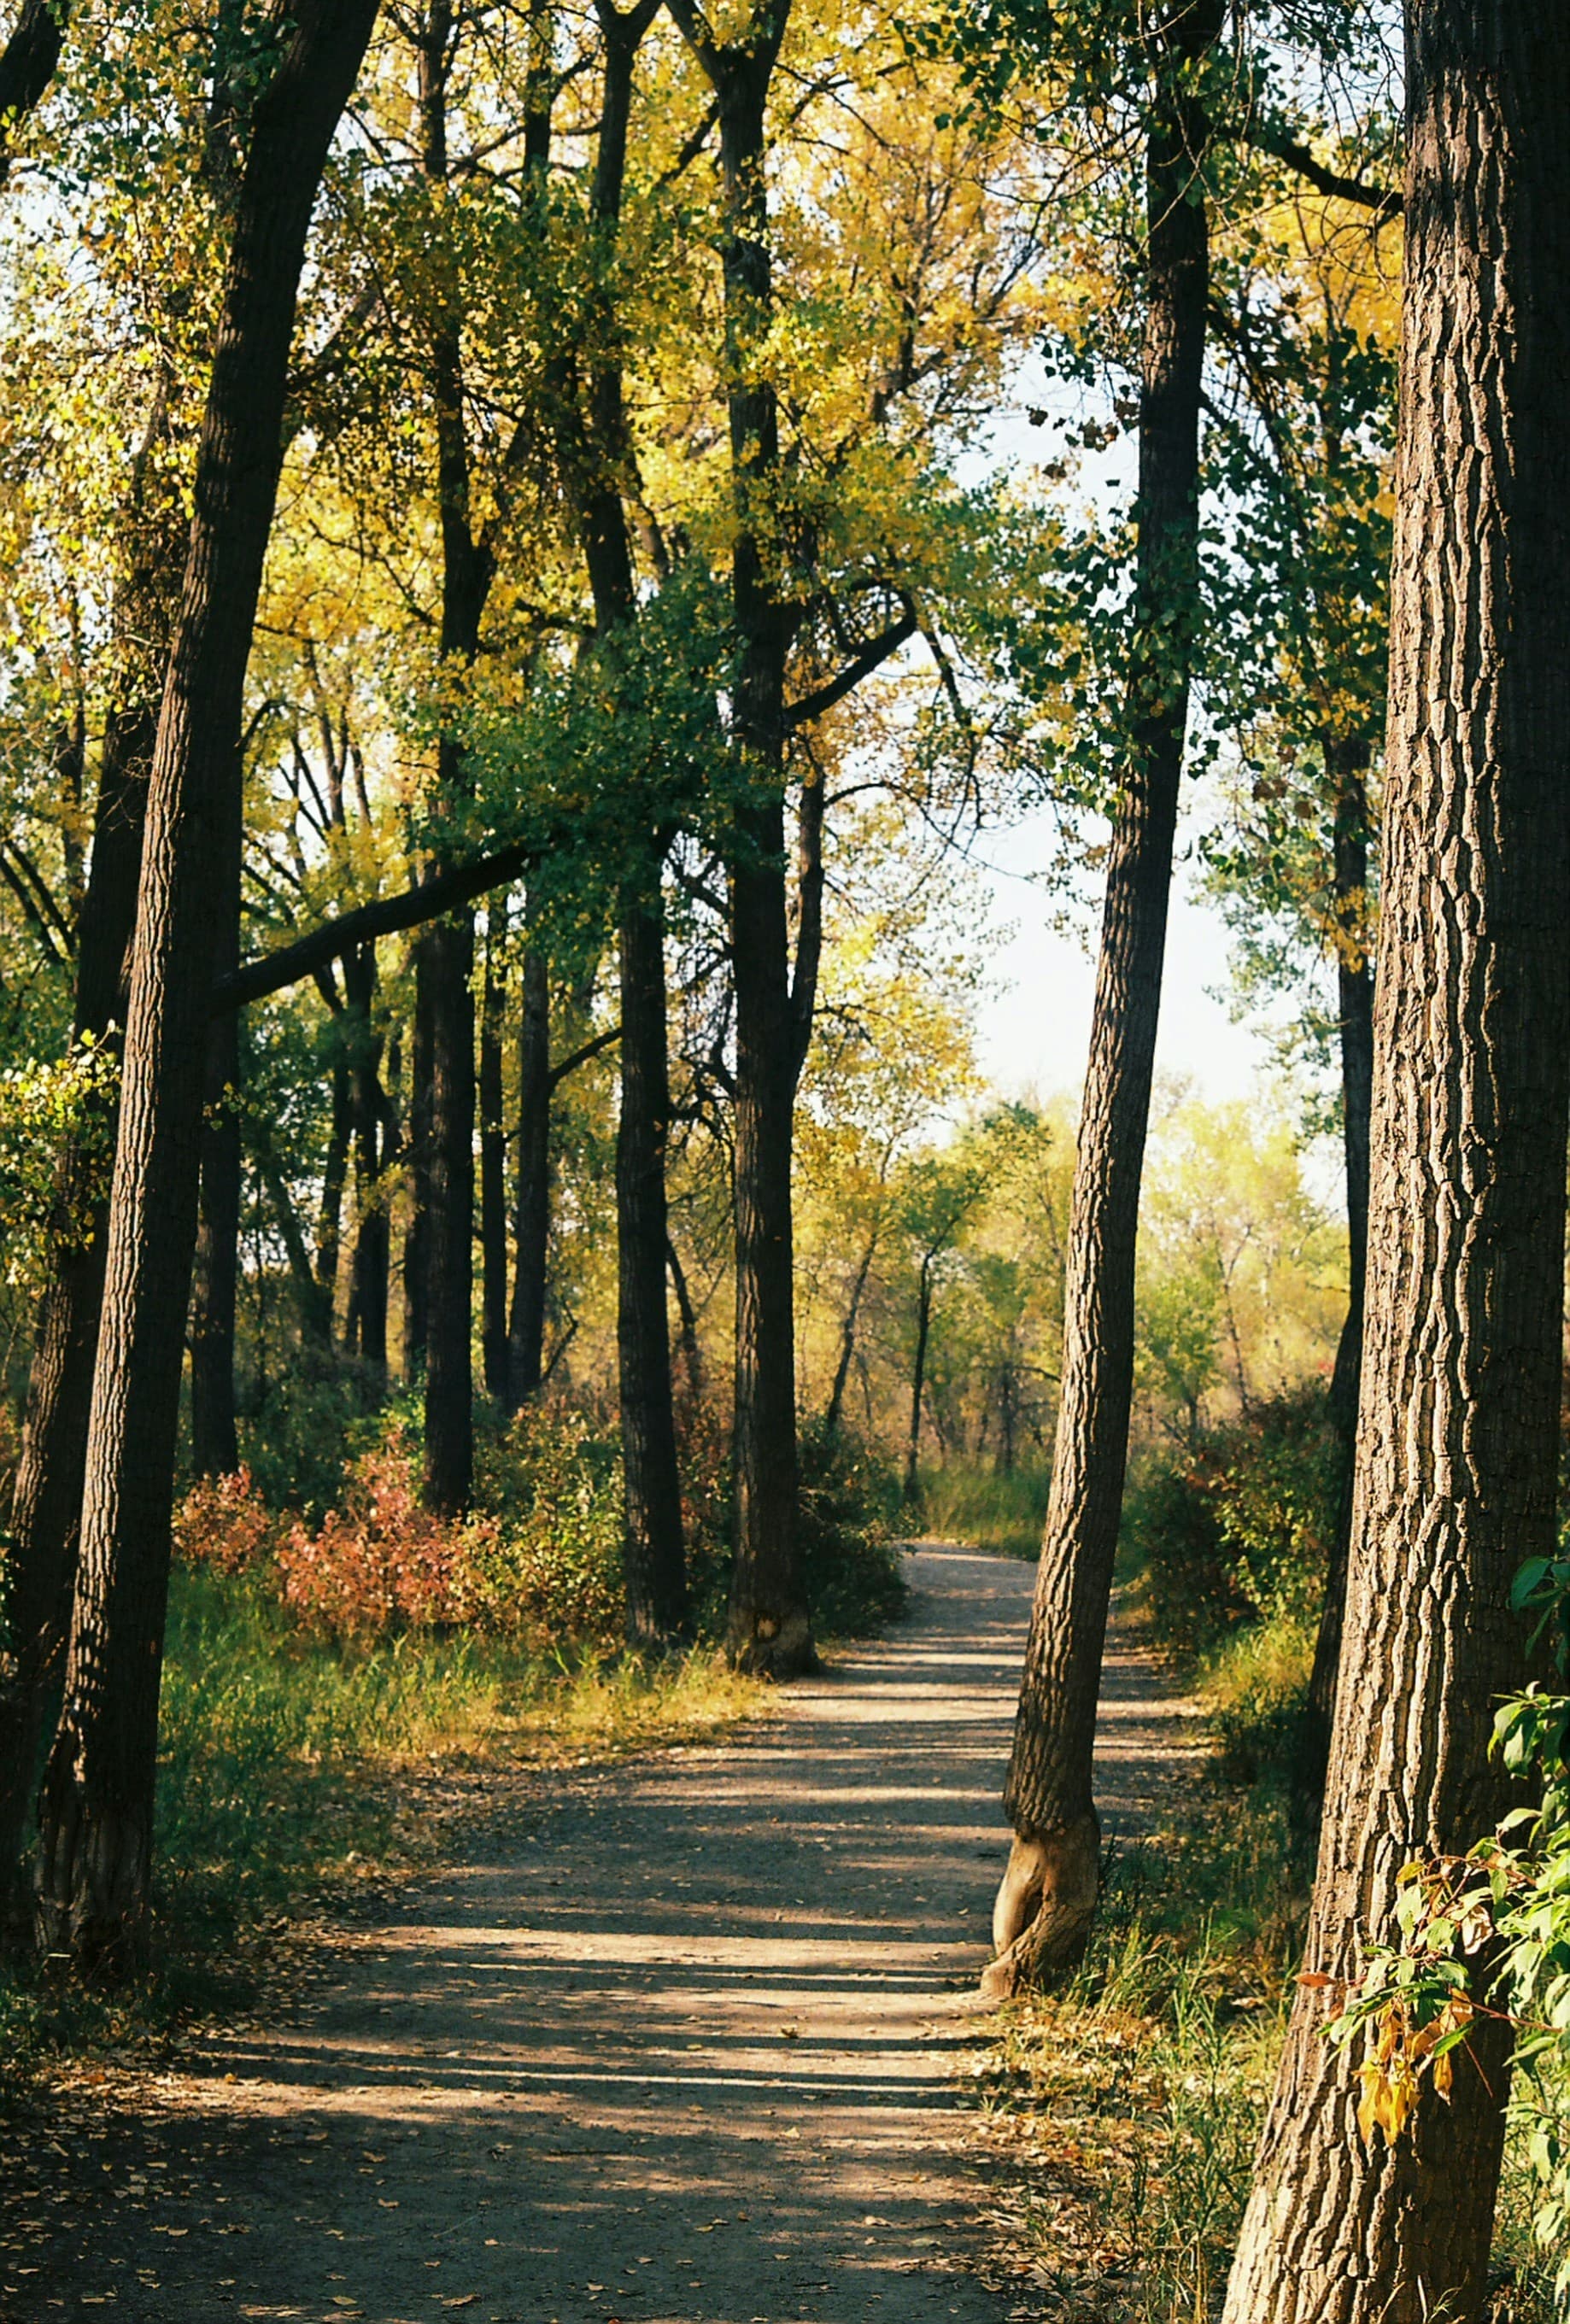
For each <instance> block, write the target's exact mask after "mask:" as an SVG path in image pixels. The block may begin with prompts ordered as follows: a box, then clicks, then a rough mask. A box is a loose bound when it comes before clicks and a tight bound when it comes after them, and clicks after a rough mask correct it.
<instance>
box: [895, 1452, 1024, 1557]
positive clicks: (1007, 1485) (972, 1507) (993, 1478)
mask: <svg viewBox="0 0 1570 2324" xmlns="http://www.w3.org/2000/svg"><path fill="white" fill-rule="evenodd" d="M1051 1483H1052V1477H1051V1471H1049V1470H1048V1469H1046V1468H1021V1469H1012V1470H1011V1471H1009V1472H1008V1474H1007V1475H1006V1476H1005V1475H1001V1474H1000V1473H999V1472H998V1471H996V1470H993V1469H964V1468H954V1469H926V1470H923V1471H922V1473H921V1480H920V1499H919V1521H920V1524H921V1527H922V1530H923V1531H924V1532H925V1533H926V1534H928V1535H929V1536H930V1537H931V1538H932V1539H933V1540H936V1541H957V1542H960V1543H963V1545H965V1548H966V1549H986V1550H992V1551H993V1552H994V1553H995V1554H998V1555H1000V1556H1002V1557H1021V1558H1025V1559H1034V1558H1036V1557H1037V1556H1039V1554H1040V1549H1041V1528H1042V1526H1044V1525H1045V1523H1046V1521H1047V1495H1048V1490H1049V1489H1050V1488H1051Z"/></svg>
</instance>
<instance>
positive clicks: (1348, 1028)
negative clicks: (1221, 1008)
mask: <svg viewBox="0 0 1570 2324" xmlns="http://www.w3.org/2000/svg"><path fill="white" fill-rule="evenodd" d="M1325 758H1326V761H1327V762H1328V764H1329V768H1330V771H1331V773H1332V774H1333V775H1334V777H1335V839H1334V848H1335V907H1336V930H1335V939H1336V993H1337V999H1338V1001H1339V1003H1340V1034H1341V1120H1342V1144H1343V1148H1344V1156H1345V1165H1346V1232H1347V1302H1346V1320H1345V1322H1344V1324H1343V1325H1342V1330H1341V1343H1340V1345H1339V1347H1338V1348H1337V1349H1336V1351H1335V1371H1334V1373H1333V1374H1332V1376H1331V1382H1330V1416H1331V1422H1332V1425H1334V1427H1335V1435H1336V1442H1337V1443H1338V1445H1339V1448H1340V1452H1341V1480H1340V1488H1339V1499H1338V1501H1337V1506H1336V1515H1335V1535H1334V1536H1333V1538H1332V1541H1331V1545H1330V1563H1329V1568H1328V1570H1327V1572H1326V1573H1325V1603H1324V1606H1323V1608H1322V1609H1321V1610H1320V1616H1319V1630H1318V1635H1317V1637H1316V1640H1315V1645H1314V1667H1313V1672H1312V1674H1311V1676H1310V1679H1309V1683H1308V1716H1307V1733H1306V1734H1305V1736H1304V1738H1303V1743H1302V1748H1301V1749H1300V1751H1299V1753H1298V1760H1297V1764H1296V1766H1295V1767H1294V1770H1293V1782H1294V1789H1295V1793H1296V1795H1297V1798H1298V1803H1299V1804H1300V1806H1301V1807H1302V1808H1303V1809H1304V1810H1306V1811H1307V1813H1308V1814H1311V1815H1313V1816H1314V1817H1315V1819H1317V1815H1318V1811H1319V1805H1320V1803H1321V1802H1322V1800H1323V1798H1324V1794H1325V1768H1326V1766H1327V1765H1328V1763H1329V1758H1330V1732H1331V1725H1332V1721H1333V1719H1334V1716H1335V1673H1336V1667H1337V1665H1338V1663H1339V1661H1340V1657H1341V1629H1342V1618H1343V1614H1344V1609H1345V1603H1346V1563H1347V1557H1348V1554H1349V1552H1350V1547H1351V1542H1352V1480H1353V1453H1354V1450H1355V1444H1356V1437H1357V1397H1358V1382H1359V1379H1360V1377H1361V1374H1362V1313H1363V1298H1364V1285H1365V1281H1366V1277H1367V1271H1368V1139H1369V1113H1370V1109H1371V1104H1372V1100H1373V970H1372V966H1371V962H1370V959H1369V954H1368V949H1367V946H1368V937H1369V927H1370V920H1369V907H1368V797H1367V792H1366V790H1365V788H1364V783H1363V776H1364V773H1365V771H1366V769H1367V766H1368V761H1369V751H1368V746H1367V744H1366V743H1363V742H1357V741H1353V740H1346V741H1343V742H1340V743H1335V744H1327V745H1326V747H1325Z"/></svg>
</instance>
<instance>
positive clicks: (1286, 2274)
mask: <svg viewBox="0 0 1570 2324" xmlns="http://www.w3.org/2000/svg"><path fill="white" fill-rule="evenodd" d="M1406 217H1407V236H1408V239H1407V247H1406V280H1405V290H1404V300H1403V322H1402V373H1401V420H1400V437H1399V451H1398V459H1397V517H1396V537H1395V549H1394V562H1393V567H1392V587H1391V630H1390V644H1391V654H1390V727H1389V738H1388V744H1387V750H1386V776H1385V781H1386V792H1385V819H1384V834H1383V848H1382V857H1381V861H1382V881H1381V927H1380V939H1379V957H1378V968H1377V975H1376V989H1375V1002H1374V1035H1375V1065H1374V1096H1373V1117H1372V1130H1371V1165H1370V1190H1369V1244H1368V1249H1369V1268H1368V1285H1367V1301H1366V1315H1365V1322H1364V1332H1363V1359H1362V1360H1363V1378H1362V1398H1361V1405H1360V1412H1359V1421H1358V1447H1357V1475H1356V1487H1355V1502H1354V1518H1353V1542H1352V1558H1351V1566H1350V1572H1349V1579H1348V1590H1347V1603H1346V1640H1345V1645H1344V1649H1343V1653H1342V1657H1341V1677H1340V1685H1339V1692H1338V1698H1337V1703H1336V1715H1335V1738H1334V1741H1333V1745H1332V1751H1331V1762H1330V1771H1329V1779H1328V1783H1327V1786H1326V1792H1325V1819H1324V1826H1323V1831H1322V1836H1321V1841H1320V1851H1319V1867H1318V1875H1317V1878H1316V1885H1315V1892H1314V1906H1313V1912H1312V1914H1311V1917H1310V1923H1309V1932H1308V1943H1307V1967H1308V1969H1309V1970H1310V1971H1312V1972H1318V1973H1320V1974H1322V1975H1323V1976H1325V1977H1327V1978H1344V1977H1348V1976H1355V1975H1356V1973H1357V1970H1358V1967H1359V1959H1360V1953H1359V1947H1360V1940H1361V1939H1362V1937H1363V1936H1365V1935H1366V1936H1368V1937H1371V1938H1372V1939H1375V1940H1378V1939H1382V1938H1385V1937H1388V1936H1390V1935H1393V1933H1394V1921H1393V1909H1392V1908H1393V1902H1394V1887H1395V1880H1396V1876H1397V1874H1398V1872H1399V1869H1400V1867H1402V1866H1403V1865H1404V1864H1406V1863H1408V1861H1409V1860H1410V1859H1411V1858H1414V1857H1418V1856H1422V1855H1424V1854H1426V1853H1427V1852H1428V1851H1430V1850H1438V1851H1444V1852H1451V1851H1456V1850H1460V1849H1464V1848H1466V1847H1468V1846H1469V1845H1471V1844H1472V1843H1473V1841H1474V1840H1478V1839H1480V1838H1482V1837H1483V1836H1484V1835H1486V1833H1487V1832H1488V1831H1489V1830H1490V1828H1491V1825H1492V1824H1493V1823H1494V1821H1496V1819H1497V1818H1498V1817H1499V1815H1500V1814H1501V1811H1502V1810H1503V1809H1504V1808H1505V1806H1506V1804H1507V1802H1508V1799H1509V1794H1508V1791H1507V1789H1506V1787H1505V1784H1504V1783H1503V1780H1502V1777H1501V1770H1500V1768H1499V1766H1498V1765H1497V1764H1496V1763H1491V1760H1490V1758H1489V1755H1488V1750H1487V1743H1488V1733H1489V1723H1490V1722H1489V1719H1488V1715H1487V1706H1488V1705H1489V1704H1490V1703H1491V1701H1493V1699H1494V1698H1495V1697H1496V1696H1497V1695H1499V1694H1500V1693H1501V1692H1505V1691H1507V1690H1508V1689H1510V1687H1511V1686H1512V1685H1515V1684H1517V1683H1519V1681H1520V1679H1521V1678H1522V1676H1523V1675H1524V1664H1525V1638H1524V1634H1523V1629H1522V1626H1521V1624H1520V1623H1519V1619H1517V1618H1514V1617H1512V1615H1511V1613H1510V1605H1509V1592H1510V1579H1511V1576H1512V1574H1513V1573H1514V1572H1515V1571H1516V1569H1517V1567H1518V1566H1519V1563H1521V1561H1522V1560H1523V1559H1524V1558H1528V1557H1530V1556H1533V1555H1535V1554H1550V1553H1551V1551H1552V1547H1553V1542H1554V1518H1555V1482H1556V1454H1557V1438H1558V1416H1559V1390H1560V1360H1561V1327H1562V1305H1563V1285H1564V1232H1565V1134H1566V1099H1567V1082H1570V817H1567V816H1566V814H1565V796H1566V786H1567V783H1570V594H1567V590H1566V581H1565V576H1566V572H1567V571H1570V309H1567V307H1566V303H1565V281H1566V280H1570V47H1567V46H1566V43H1565V39H1564V27H1563V25H1562V23H1559V21H1558V20H1557V18H1556V16H1555V15H1554V14H1553V13H1552V12H1547V11H1543V10H1539V9H1530V8H1521V7H1519V6H1517V5H1513V0H1414V5H1412V6H1411V7H1409V9H1408V179H1407V201H1406ZM1333 1993H1334V1987H1330V1988H1312V1989H1310V1988H1306V1987H1300V1988H1299V1990H1298V1999H1297V2004H1296V2006H1295V2008H1294V2010H1293V2015H1292V2022H1291V2026H1290V2029H1289V2032H1288V2042H1287V2047H1286V2052H1285V2054H1284V2056H1283V2059H1282V2061H1281V2067H1280V2070H1279V2078H1278V2080H1277V2084H1276V2090H1275V2096H1274V2098H1273V2101H1272V2103H1271V2107H1270V2114H1269V2117H1268V2119H1267V2122H1266V2126H1265V2131H1264V2136H1263V2140H1262V2143H1261V2150H1260V2158H1259V2171H1258V2177H1257V2180H1256V2183H1255V2188H1254V2192H1253V2196H1252V2199H1251V2202H1250V2205H1249V2209H1248V2212H1247V2216H1246V2218H1245V2219H1244V2222H1243V2228H1242V2239H1241V2242H1240V2245H1239V2248H1238V2255H1237V2260H1236V2264H1235V2265H1234V2268H1233V2277H1232V2283H1231V2288H1230V2291H1229V2293H1228V2299H1227V2306H1226V2315H1227V2317H1228V2319H1230V2324H1376V2319H1378V2324H1418V2319H1432V2318H1435V2317H1437V2316H1445V2317H1454V2318H1455V2319H1457V2324H1477V2319H1481V2318H1482V2316H1483V2314H1484V2313H1485V2311H1486V2309H1487V2300H1488V2295H1487V2281H1486V2277H1487V2260H1488V2248H1489V2239H1490V2231H1491V2221H1492V2214H1493V2206H1494V2196H1495V2190H1496V2185H1497V2181H1498V2173H1499V2163H1500V2153H1501V2139H1502V2133H1503V2111H1502V2109H1503V2105H1504V2099H1505V2096H1506V2089H1507V2083H1508V2068H1507V2061H1506V2058H1505V2055H1504V2041H1503V2038H1502V2037H1503V2033H1504V2030H1505V2029H1503V2028H1502V2027H1501V2025H1500V2024H1498V2023H1496V2022H1489V2023H1486V2024H1484V2025H1483V2026H1482V2029H1481V2031H1479V2032H1478V2033H1476V2034H1475V2035H1474V2040H1473V2047H1474V2051H1475V2053H1476V2060H1477V2067H1479V2068H1481V2071H1480V2070H1475V2069H1474V2067H1473V2064H1472V2063H1471V2062H1470V2061H1465V2060H1463V2061H1460V2062H1459V2063H1458V2066H1457V2070H1456V2074H1455V2091H1454V2096H1453V2098H1452V2100H1451V2102H1450V2103H1449V2104H1448V2105H1446V2104H1445V2103H1444V2102H1443V2100H1441V2099H1438V2098H1436V2096H1435V2094H1434V2092H1433V2091H1432V2089H1431V2088H1426V2089H1425V2093H1424V2095H1423V2096H1422V2097H1421V2098H1420V2099H1419V2101H1418V2107H1417V2108H1416V2112H1415V2116H1414V2118H1413V2121H1412V2123H1411V2124H1410V2125H1409V2126H1408V2130H1407V2131H1406V2132H1405V2133H1404V2134H1403V2135H1402V2137H1401V2138H1400V2139H1399V2140H1398V2141H1397V2142H1396V2143H1395V2144H1390V2143H1389V2142H1388V2141H1386V2140H1385V2139H1383V2138H1382V2137H1381V2138H1378V2139H1376V2140H1375V2142H1374V2143H1373V2144H1371V2145H1369V2144H1365V2143H1364V2142H1363V2140H1362V2138H1361V2136H1360V2135H1359V2133H1358V2131H1357V2129H1356V2126H1355V2123H1354V2119H1353V2117H1354V2109H1355V2105H1356V2099H1357V2095H1358V2085H1357V2081H1356V2070H1357V2067H1358V2065H1359V2063H1360V2062H1361V2045H1360V2044H1355V2043H1354V2044H1353V2045H1352V2046H1351V2047H1350V2048H1349V2049H1346V2050H1342V2049H1337V2048H1334V2047H1332V2045H1331V2044H1330V2043H1327V2042H1326V2041H1325V2039H1324V2038H1323V2029H1324V2024H1325V2016H1326V2014H1327V2011H1328V2009H1329V2008H1330V2007H1331V2006H1333V2001H1332V1998H1331V1996H1332V1995H1333Z"/></svg>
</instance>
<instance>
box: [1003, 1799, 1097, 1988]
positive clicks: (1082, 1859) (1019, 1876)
mask: <svg viewBox="0 0 1570 2324" xmlns="http://www.w3.org/2000/svg"><path fill="white" fill-rule="evenodd" d="M1100 1881H1101V1826H1100V1823H1099V1822H1098V1821H1097V1819H1096V1817H1095V1815H1094V1812H1093V1813H1092V1814H1090V1815H1088V1816H1084V1817H1082V1818H1081V1819H1080V1820H1079V1821H1077V1822H1076V1823H1073V1824H1070V1825H1068V1826H1067V1828H1066V1829H1065V1830H1063V1831H1055V1832H1049V1833H1047V1834H1045V1835H1042V1834H1033V1835H1032V1836H1031V1837H1030V1838H1028V1839H1023V1838H1017V1839H1016V1840H1015V1841H1014V1844H1013V1847H1012V1848H1011V1849H1010V1851H1009V1862H1008V1868H1007V1870H1006V1871H1005V1872H1004V1874H1003V1877H1002V1883H1001V1885H1000V1886H999V1889H998V1895H997V1902H996V1903H995V1904H994V1905H993V1951H994V1953H995V1954H996V1956H997V1958H996V1959H995V1960H993V1961H991V1962H990V1963H989V1964H988V1966H987V1968H986V1969H984V1972H983V1974H982V1981H981V1990H982V1994H983V1997H984V1999H986V2000H988V2001H1007V2000H1008V1999H1009V1998H1010V1997H1011V1996H1012V1995H1014V1994H1017V1993H1025V1992H1036V1993H1045V1992H1049V1991H1050V1990H1051V1988H1052V1987H1054V1986H1056V1985H1060V1984H1062V1982H1063V1980H1064V1979H1065V1978H1067V1977H1070V1976H1072V1974H1073V1972H1074V1971H1075V1969H1077V1968H1078V1966H1079V1964H1080V1962H1081V1960H1083V1959H1084V1957H1085V1946H1086V1944H1087V1943H1088V1941H1089V1939H1090V1932H1091V1926H1092V1923H1094V1918H1095V1901H1096V1895H1097V1892H1098V1889H1099V1887H1100Z"/></svg>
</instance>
